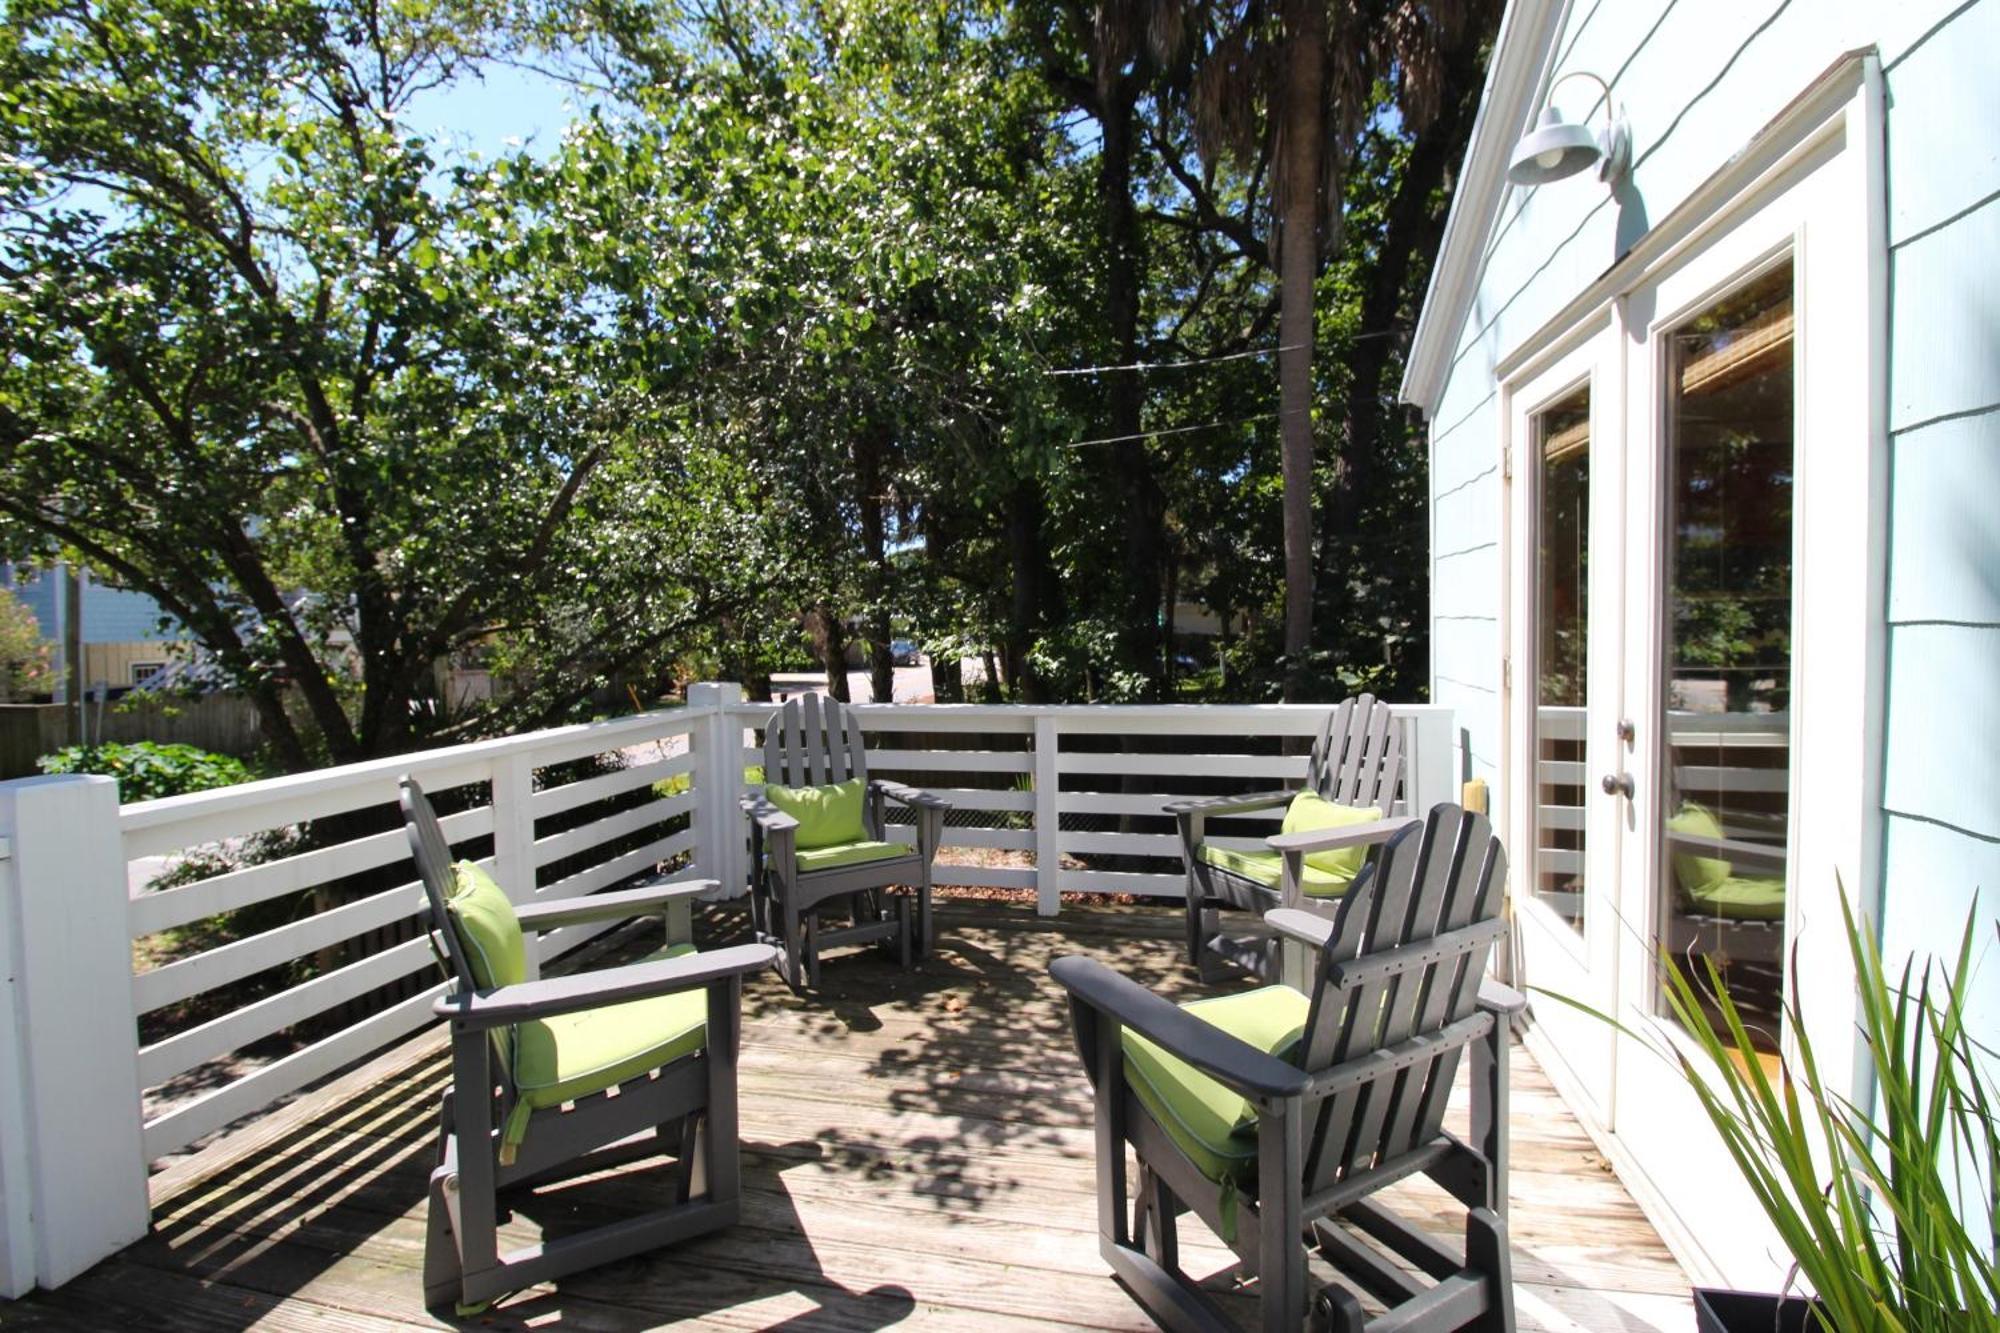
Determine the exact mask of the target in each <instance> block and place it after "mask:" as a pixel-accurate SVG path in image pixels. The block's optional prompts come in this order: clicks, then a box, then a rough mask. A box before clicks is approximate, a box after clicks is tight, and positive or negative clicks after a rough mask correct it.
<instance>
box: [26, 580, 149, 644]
mask: <svg viewBox="0 0 2000 1333" xmlns="http://www.w3.org/2000/svg"><path fill="white" fill-rule="evenodd" d="M11 579H12V581H11V583H10V582H8V581H7V580H6V579H5V578H0V586H6V587H8V588H10V590H11V591H12V592H13V593H14V595H15V596H16V597H19V598H20V599H21V600H22V601H23V602H24V603H26V604H27V607H28V609H29V610H30V611H33V612H34V613H35V619H36V620H37V621H38V622H40V624H41V627H42V637H43V638H45V639H48V640H49V641H50V642H52V643H53V642H60V640H61V637H62V580H61V579H59V578H58V577H57V576H56V575H55V574H54V573H53V572H48V573H40V572H37V573H27V572H23V571H13V572H12V574H11ZM181 637H183V636H182V635H181V634H180V633H179V632H178V630H177V627H175V626H173V625H171V624H169V626H168V628H167V629H166V630H164V631H162V630H161V628H160V606H159V603H157V602H155V601H154V600H153V599H152V598H150V597H148V596H146V594H144V593H142V592H131V591H128V590H126V589H124V588H112V587H107V586H106V585H104V584H102V583H98V582H96V581H95V580H93V579H88V578H86V579H85V581H84V585H83V641H84V642H85V643H142V642H154V641H158V642H166V641H169V640H173V639H178V638H181Z"/></svg>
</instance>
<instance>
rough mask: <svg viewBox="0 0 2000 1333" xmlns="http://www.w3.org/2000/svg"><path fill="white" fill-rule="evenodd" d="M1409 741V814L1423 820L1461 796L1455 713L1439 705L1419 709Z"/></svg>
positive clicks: (1411, 728)
mask: <svg viewBox="0 0 2000 1333" xmlns="http://www.w3.org/2000/svg"><path fill="white" fill-rule="evenodd" d="M1406 741H1407V745H1406V748H1405V755H1406V757H1407V758H1406V763H1407V765H1408V768H1407V771H1408V772H1409V775H1410V813H1411V814H1413V815H1417V816H1419V817H1421V816H1422V815H1424V814H1425V813H1427V812H1428V811H1429V810H1430V808H1431V807H1432V806H1434V805H1439V804H1445V803H1449V804H1452V805H1456V804H1457V803H1458V801H1459V797H1460V791H1459V783H1458V737H1457V735H1456V734H1455V727H1454V724H1453V714H1452V710H1451V709H1449V708H1444V707H1440V706H1438V705H1436V704H1432V705H1428V706H1426V707H1422V708H1418V709H1416V710H1415V711H1414V715H1413V716H1412V717H1411V719H1410V734H1409V736H1408V737H1407V738H1406Z"/></svg>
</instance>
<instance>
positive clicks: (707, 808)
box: [687, 681, 749, 898]
mask: <svg viewBox="0 0 2000 1333" xmlns="http://www.w3.org/2000/svg"><path fill="white" fill-rule="evenodd" d="M742 702H743V687H742V686H741V685H739V684H737V683H736V682H734V681H703V682H701V683H699V684H694V685H690V686H688V692H687V707H688V712H689V714H690V715H691V716H690V718H689V721H691V722H692V723H693V724H694V727H693V730H692V731H690V732H689V733H688V743H689V745H690V746H692V747H693V750H694V757H695V769H694V784H695V790H694V810H693V811H692V817H693V819H694V829H695V833H694V859H695V869H696V870H697V872H698V873H699V874H700V875H701V877H702V878H704V879H712V880H715V881H717V882H718V883H719V884H721V886H722V896H723V897H725V898H736V897H740V896H741V895H742V894H743V893H744V891H745V890H746V888H747V880H746V876H747V874H748V873H749V872H748V868H747V867H746V866H745V865H744V861H745V859H746V858H745V851H744V845H743V838H744V832H743V815H742V812H741V811H739V810H738V809H737V801H738V798H739V797H740V796H741V795H742V792H743V724H742V722H740V721H739V720H738V719H736V718H734V717H731V716H730V713H729V710H730V709H731V708H732V707H733V706H735V705H737V704H740V703H742Z"/></svg>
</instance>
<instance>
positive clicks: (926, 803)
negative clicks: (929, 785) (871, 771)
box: [868, 778, 951, 810]
mask: <svg viewBox="0 0 2000 1333" xmlns="http://www.w3.org/2000/svg"><path fill="white" fill-rule="evenodd" d="M868 785H869V786H871V787H873V788H875V790H877V791H879V792H881V793H882V794H883V795H884V796H886V797H888V798H889V799H890V800H892V801H894V802H896V803H897V804H898V805H907V806H912V807H921V808H923V809H925V810H949V809H951V802H950V801H947V800H946V799H945V798H944V797H942V796H936V795H933V794H932V793H930V792H927V791H925V790H923V789H922V788H921V787H907V786H904V785H903V784H902V783H900V782H891V781H889V780H888V779H887V778H876V779H875V780H873V781H872V782H870V783H869V784H868Z"/></svg>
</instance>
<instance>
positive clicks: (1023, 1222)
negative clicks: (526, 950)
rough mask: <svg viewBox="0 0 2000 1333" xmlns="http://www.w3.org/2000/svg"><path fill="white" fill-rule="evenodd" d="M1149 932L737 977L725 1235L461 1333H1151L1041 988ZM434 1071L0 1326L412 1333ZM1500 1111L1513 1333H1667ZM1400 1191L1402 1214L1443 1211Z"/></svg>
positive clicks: (1597, 1217) (591, 1201)
mask: <svg viewBox="0 0 2000 1333" xmlns="http://www.w3.org/2000/svg"><path fill="white" fill-rule="evenodd" d="M1178 922H1179V918H1178V916H1177V915H1175V914H1170V913H1169V912H1167V911H1165V910H1162V909H1160V908H1157V907H1154V908H1145V907H1139V908H1116V907H1078V906H1066V907H1065V909H1064V912H1063V915H1062V916H1061V918H1059V919H1056V920H1047V919H1042V918H1038V917H1036V916H1034V915H1033V914H1032V911H1031V909H1028V908H1026V907H1023V906H1017V905H1003V904H995V903H951V904H946V905H945V906H944V907H943V910H942V912H941V914H940V923H939V929H940V934H941V937H942V938H941V945H940V956H939V957H937V958H935V959H933V960H932V962H931V963H930V965H929V967H928V968H927V970H925V971H924V972H922V973H918V974H914V975H905V974H902V973H899V972H897V971H896V970H894V968H893V967H891V966H889V965H888V964H887V963H886V961H877V956H875V955H870V956H867V957H862V956H854V957H848V958H841V957H838V956H836V957H834V958H833V959H830V960H829V962H828V964H827V968H826V973H825V975H826V979H827V992H826V994H824V995H822V996H819V997H817V998H813V999H801V998H797V997H794V996H792V995H791V994H789V993H788V992H787V991H786V990H785V989H784V987H783V986H782V985H781V984H779V983H778V982H777V980H776V979H775V978H774V977H768V976H767V977H765V978H763V979H761V980H759V981H758V982H757V983H756V984H754V985H753V986H752V987H750V989H749V992H748V993H747V995H746V998H745V1032H744V1040H743V1067H742V1079H743V1084H742V1105H743V1111H742V1115H743V1152H744V1167H745V1182H744V1184H745V1195H746V1197H745V1201H744V1214H745V1218H744V1222H743V1224H742V1225H741V1226H739V1227H737V1228H735V1229H734V1230H732V1231H730V1232H728V1233H725V1234H722V1235H718V1236H713V1237H709V1238H707V1239H704V1240H702V1241H699V1242H696V1243H693V1244H689V1245H686V1246H683V1247H680V1248H678V1249H674V1250H669V1251H665V1252H661V1253H658V1254H655V1255H653V1256H650V1257H647V1258H645V1259H640V1260H633V1261H630V1262H626V1263H621V1264H616V1265H612V1266H609V1267H606V1268H602V1269H598V1270H596V1271H594V1272H591V1273H588V1274H584V1275H581V1276H578V1277H576V1278H573V1279H569V1280H565V1281H563V1282H561V1283H558V1284H554V1285H550V1286H545V1287H541V1288H538V1289H535V1290H533V1291H530V1292H525V1293H522V1294H521V1295H518V1296H515V1297H513V1298H510V1299H509V1300H508V1301H506V1302H504V1303H503V1304H501V1305H499V1306H498V1307H496V1308H495V1309H493V1310H492V1311H490V1312H489V1313H487V1314H486V1315H484V1316H481V1317H480V1318H478V1319H474V1320H470V1321H467V1326H468V1327H475V1328H528V1327H550V1326H554V1327H561V1328H566V1329H568V1328H576V1329H589V1330H596V1329H607V1330H609V1329H632V1328H650V1327H659V1326H663V1325H673V1324H679V1323H682V1322H685V1323H687V1324H688V1325H691V1326H699V1327H710V1326H712V1327H717V1328H770V1327H785V1328H799V1329H807V1328H812V1329H850V1330H863V1329H875V1328H882V1327H886V1326H889V1325H895V1324H902V1323H908V1324H910V1325H913V1326H923V1327H936V1328H959V1329H992V1328H996V1327H1015V1326H1021V1327H1036V1326H1042V1327H1057V1328H1077V1327H1082V1328H1120V1329H1138V1328H1146V1327H1150V1325H1149V1324H1148V1322H1147V1321H1146V1320H1145V1319H1144V1317H1143V1316H1142V1315H1141V1313H1140V1311H1139V1308H1138V1307H1137V1306H1136V1305H1135V1304H1134V1303H1133V1302H1132V1301H1131V1299H1130V1298H1129V1297H1128V1296H1126V1295H1125V1293H1124V1292H1123V1290H1122V1289H1120V1288H1119V1287H1118V1286H1117V1284H1116V1283H1114V1282H1113V1281H1112V1279H1111V1278H1110V1277H1109V1276H1108V1275H1107V1270H1106V1269H1105V1267H1104V1265H1103V1264H1102V1263H1101V1262H1100V1260H1099V1259H1098V1256H1097V1246H1096V1238H1095V1213H1094V1209H1095V1204H1094V1201H1093V1198H1092V1193H1091V1135H1090V1130H1089V1124H1088V1115H1089V1101H1088V1093H1087V1088H1086V1085H1085V1082H1084V1079H1083V1076H1082V1072H1081V1068H1080V1066H1079V1065H1078V1063H1077V1060H1076V1057H1075V1054H1074V1052H1073V1050H1072V1048H1071V1046H1070V1041H1069V1033H1068V1029H1067V1021H1066V1013H1065V1010H1064V1008H1063V1003H1062V1000H1061V998H1060V993H1059V992H1058V991H1057V989H1056V988H1055V987H1054V986H1052V985H1051V983H1050V982H1049V980H1048V976H1047V967H1048V963H1049V960H1050V959H1051V958H1052V957H1054V956H1056V955H1058V954H1060V953H1064V952H1089V953H1092V954H1096V955H1098V956H1100V957H1102V958H1104V959H1106V960H1107V961H1109V962H1111V963H1113V964H1114V965H1115V966H1118V967H1120V968H1122V969H1123V970H1125V971H1127V972H1128V973H1129V974H1131V975H1133V976H1135V977H1137V978H1139V979H1141V980H1144V981H1146V982H1148V983H1150V984H1154V985H1157V986H1159V987H1160V988H1161V989H1163V990H1166V991H1168V992H1169V993H1174V994H1176V995H1185V994H1187V993H1191V990H1192V988H1191V986H1190V983H1189V981H1188V978H1187V976H1186V972H1185V969H1184V968H1183V967H1182V966H1181V965H1180V961H1179V954H1178V951H1177V947H1176V939H1177V935H1178V929H1179V926H1178ZM741 928H742V927H741V917H740V916H725V917H722V918H720V919H719V920H716V919H712V920H709V921H707V922H704V923H703V924H702V931H703V934H704V935H708V934H714V935H716V936H717V937H718V938H720V937H722V936H724V935H727V934H729V933H732V932H735V931H740V930H741ZM446 1077H447V1067H446V1060H445V1058H444V1053H443V1043H442V1039H441V1036H440V1034H438V1033H436V1032H431V1033H426V1034H425V1035H423V1036H420V1037H418V1038H416V1039H414V1040H413V1041H411V1042H409V1043H407V1044H405V1045H404V1046H402V1047H399V1048H397V1049H396V1050H394V1051H392V1052H390V1053H389V1054H387V1055H385V1056H383V1057H381V1058H380V1059H378V1060H376V1061H374V1062H373V1063H372V1064H369V1065H368V1066H366V1067H364V1068H362V1069H359V1070H357V1071H355V1072H353V1073H351V1074H348V1075H347V1076H345V1077H343V1078H342V1079H340V1080H339V1081H337V1082H335V1083H333V1084H330V1085H329V1086H327V1087H325V1088H323V1089H321V1090H319V1091H318V1092H315V1093H312V1094H310V1095H308V1096H305V1097H303V1098H301V1099H299V1100H298V1101H296V1102H294V1103H293V1104H292V1105H290V1106H288V1107H286V1108H284V1109H283V1110H281V1111H278V1112H275V1113H273V1114H271V1115H269V1116H266V1117H264V1118H263V1119H261V1120H258V1121H256V1122H255V1123H254V1124H252V1125H250V1126H249V1127H248V1128H246V1129H242V1130H239V1131H237V1132H236V1133H234V1134H232V1135H230V1136H228V1137H227V1138H224V1139H222V1140H221V1141H219V1142H217V1143H215V1144H213V1145H212V1146H210V1147H208V1148H207V1149H205V1150H203V1151H202V1152H200V1153H198V1154H196V1155H195V1156H193V1157H191V1158H189V1159H187V1160H185V1161H183V1162H180V1163H177V1164H176V1165H174V1166H173V1167H172V1168H171V1169H169V1170H167V1171H165V1172H163V1173H161V1174H160V1175H158V1176H156V1177H155V1179H154V1192H153V1197H154V1205H155V1207H154V1234H153V1235H152V1236H150V1237H149V1238H147V1239H146V1240H144V1241H142V1242H140V1243H139V1244H137V1245H134V1246H132V1247H131V1248H130V1249H128V1250H126V1251H125V1252H124V1253H122V1254H120V1255H119V1256H117V1257H116V1258H114V1259H112V1260H110V1261H108V1262H106V1263H103V1264H100V1265H99V1266H98V1267H97V1268H95V1269H93V1270H92V1271H91V1272H89V1273H88V1274H86V1275H84V1276H83V1277H81V1278H79V1279H78V1280H76V1281H75V1282H73V1283H71V1284H69V1285H68V1286H66V1287H65V1288H63V1289H62V1290H61V1291H58V1292H55V1293H52V1294H41V1295H37V1296H34V1297H32V1298H29V1299H27V1300H24V1301H20V1302H16V1303H15V1304H13V1305H11V1306H9V1305H6V1304H4V1303H0V1325H5V1326H6V1327H8V1328H15V1327H19V1328H37V1327H48V1328H56V1327H60V1328H102V1329H119V1330H128V1329H133V1328H186V1329H214V1330H227V1329H242V1328H251V1327H256V1328H266V1327H269V1328H279V1329H293V1328H312V1329H387V1328H400V1327H407V1326H412V1325H416V1326H424V1327H435V1326H436V1325H437V1322H438V1321H437V1320H436V1319H434V1318H433V1317H431V1316H430V1315H427V1314H426V1313H425V1311H424V1310H423V1308H422V1301H421V1295H420V1284H419V1281H418V1266H419V1262H420V1258H421V1253H422V1244H423V1206H424V1203H423V1198H424V1196H423V1182H424V1179H425V1175H426V1172H427V1170H428V1168H429V1165H430V1160H431V1157H430V1155H431V1152H432V1135H433V1133H434V1120H435V1106H436V1101H437V1097H438V1093H439V1090H440V1088H441V1087H442V1086H443V1084H444V1083H445V1081H446ZM1513 1097H1514V1126H1513V1128H1514V1140H1513V1206H1512V1217H1511V1223H1512V1227H1513V1242H1514V1248H1515V1260H1514V1263H1515V1268H1514V1273H1515V1278H1516V1280H1517V1283H1518V1287H1517V1293H1518V1311H1519V1315H1520V1320H1521V1324H1522V1326H1523V1327H1524V1328H1542V1329H1587V1330H1592V1331H1593V1333H1595V1331H1596V1330H1607V1329H1624V1330H1640V1329H1655V1328H1657V1329H1674V1330H1679V1329H1684V1328H1686V1327H1688V1326H1690V1324H1691V1319H1692V1316H1691V1313H1690V1309H1689V1305H1688V1301H1687V1284H1686V1280H1685V1279H1684V1278H1683V1276H1682V1275H1681V1272H1680V1270H1679V1269H1678V1268H1677V1267H1676V1266H1675V1264H1674V1262H1673V1260H1672V1258H1671V1257H1670V1256H1669V1255H1668V1254H1667V1252H1666V1250H1665V1249H1664V1247H1662V1245H1661V1244H1660V1241H1659V1239H1658V1238H1657V1236H1655V1235H1654V1233H1653V1231H1652V1229H1651V1228H1650V1227H1649V1226H1648V1225H1647V1224H1646V1222H1645V1219H1644V1218H1643V1217H1642V1216H1641V1214H1640V1213H1639V1210H1638V1209H1637V1207H1636V1206H1635V1205H1634V1204H1633V1202H1632V1200H1631V1199H1630V1197H1629V1196H1627V1194H1626V1193H1625V1191H1624V1189H1623V1188H1622V1187H1621V1186H1620V1185H1619V1183H1618V1181H1617V1179H1616V1177H1615V1176H1613V1175H1612V1174H1611V1173H1610V1170H1609V1168H1608V1167H1607V1166H1606V1165H1605V1163H1604V1162H1603V1161H1602V1159H1601V1158H1599V1157H1598V1155H1597V1154H1596V1152H1595V1150H1594V1149H1593V1148H1592V1146H1591V1143H1590V1141H1589V1140H1588V1139H1587V1138H1586V1137H1585V1136H1584V1134H1583V1132H1582V1130H1581V1129H1580V1128H1579V1127H1578V1125H1577V1123H1576V1121H1575V1120H1574V1119H1573V1118H1572V1117H1571V1116H1570V1115H1569V1113H1568V1112H1567V1111H1566V1110H1565V1109H1564V1108H1563V1106H1562V1104H1561V1103H1560V1102H1559V1101H1558V1100H1557V1098H1556V1095H1555V1093H1554V1092H1553V1090H1552V1089H1551V1088H1550V1086H1549V1084H1548V1082H1547V1080H1546V1079H1545V1078H1544V1077H1543V1076H1542V1073H1541V1071H1540V1070H1539V1069H1538V1068H1537V1067H1536V1066H1535V1064H1534V1062H1533V1060H1532V1059H1531V1058H1530V1057H1529V1056H1527V1054H1526V1053H1525V1052H1522V1051H1521V1050H1520V1049H1519V1048H1518V1047H1517V1048H1516V1053H1515V1059H1514V1065H1513ZM1462 1113H1463V1108H1462V1106H1461V1108H1460V1114H1461V1115H1462ZM663 1177H664V1172H660V1173H652V1172H648V1171H645V1170H636V1171H628V1172H626V1173H624V1174H622V1175H615V1176H611V1177H608V1178H606V1179H602V1180H596V1181H590V1182H584V1183H581V1184H578V1185H574V1186H570V1187H567V1188H564V1189H561V1190H556V1191H548V1192H544V1193H541V1194H538V1195H536V1196H535V1197H533V1198H531V1199H529V1200H525V1201H523V1202H522V1203H521V1204H520V1206H519V1212H518V1213H517V1215H516V1217H515V1218H514V1219H513V1221H512V1223H511V1224H510V1225H509V1227H508V1228H507V1229H506V1230H507V1232H508V1234H509V1235H510V1236H513V1237H519V1238H524V1239H525V1238H528V1237H531V1236H533V1235H534V1234H536V1233H537V1232H538V1230H539V1229H541V1228H548V1229H549V1230H550V1231H552V1232H553V1231H557V1230H560V1229H563V1228H565V1227H566V1226H569V1225H572V1224H573V1223H574V1222H575V1221H576V1220H577V1219H580V1218H581V1219H588V1220H591V1221H595V1220H600V1219H601V1218H602V1217H603V1216H604V1215H605V1214H606V1213H607V1212H623V1211H639V1210H640V1209H641V1208H642V1207H644V1206H647V1203H646V1200H647V1198H648V1196H649V1194H650V1193H651V1192H652V1191H655V1190H657V1189H658V1188H660V1187H661V1182H662V1180H663ZM1399 1197H1400V1198H1402V1199H1403V1200H1405V1201H1406V1202H1407V1204H1408V1206H1409V1207H1410V1208H1411V1209H1412V1210H1414V1211H1416V1212H1418V1213H1420V1214H1421V1213H1424V1212H1425V1211H1427V1210H1428V1207H1429V1205H1430V1203H1431V1202H1432V1201H1433V1199H1435V1198H1441V1197H1442V1196H1433V1195H1427V1194H1425V1193H1424V1192H1423V1187H1418V1186H1406V1187H1403V1191H1402V1193H1401V1195H1400V1196H1399ZM1185 1226H1186V1231H1187V1232H1188V1233H1190V1234H1189V1235H1188V1239H1187V1240H1184V1242H1183V1244H1184V1254H1187V1255H1188V1267H1189V1268H1190V1270H1191V1271H1195V1272H1209V1271H1213V1272H1214V1273H1215V1274H1216V1276H1215V1278H1214V1279H1212V1281H1211V1285H1213V1286H1215V1287H1216V1288H1217V1289H1219V1290H1226V1289H1228V1288H1229V1286H1230V1285H1231V1281H1232V1275H1231V1273H1230V1271H1229V1260H1228V1257H1227V1255H1226V1252H1225V1251H1223V1250H1221V1249H1220V1248H1219V1247H1218V1246H1214V1245H1213V1242H1210V1243H1209V1247H1208V1248H1203V1247H1202V1246H1200V1245H1195V1244H1190V1243H1189V1242H1190V1241H1192V1240H1193V1239H1194V1237H1197V1236H1200V1237H1201V1238H1202V1239H1203V1240H1207V1238H1206V1237H1205V1236H1203V1235H1202V1233H1201V1228H1200V1224H1199V1223H1195V1222H1193V1221H1192V1220H1191V1219H1190V1220H1189V1221H1188V1222H1187V1223H1186V1224H1185ZM515 1243H520V1242H519V1240H516V1241H515ZM1242 1308H1243V1312H1244V1313H1245V1314H1248V1313H1249V1312H1250V1310H1251V1303H1250V1302H1249V1301H1248V1300H1243V1301H1242Z"/></svg>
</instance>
